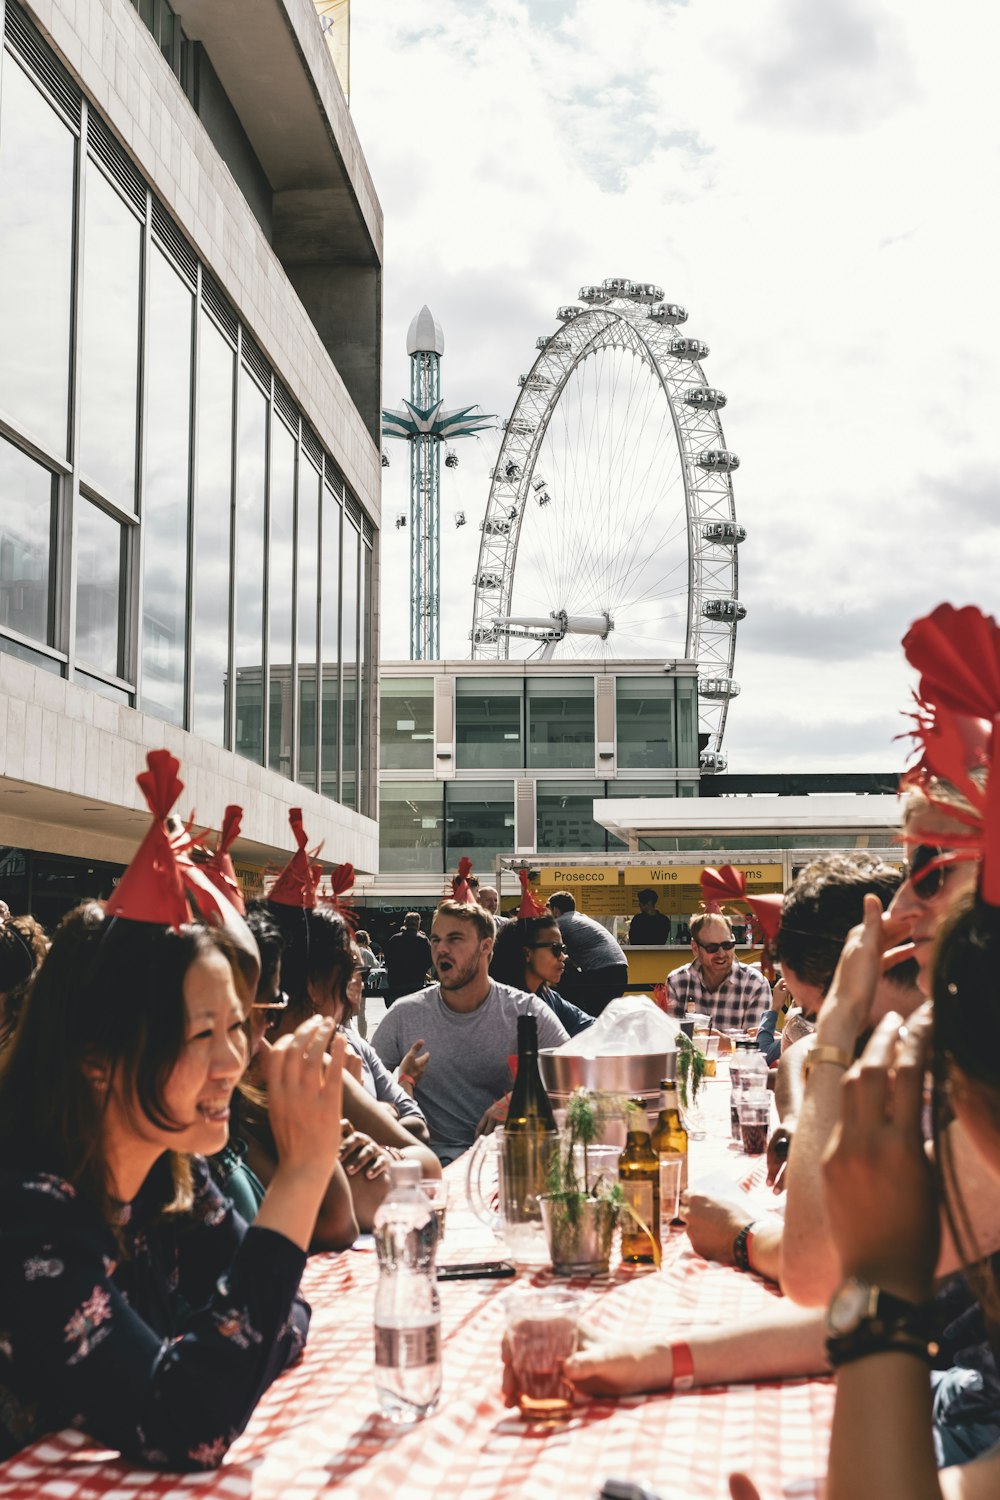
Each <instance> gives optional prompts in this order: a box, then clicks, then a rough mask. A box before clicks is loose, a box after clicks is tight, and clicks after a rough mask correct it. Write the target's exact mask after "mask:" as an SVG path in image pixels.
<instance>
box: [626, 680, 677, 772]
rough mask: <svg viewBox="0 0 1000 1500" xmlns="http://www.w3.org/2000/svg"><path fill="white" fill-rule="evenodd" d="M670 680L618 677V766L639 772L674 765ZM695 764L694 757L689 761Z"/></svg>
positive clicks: (672, 689)
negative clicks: (647, 768) (647, 767)
mask: <svg viewBox="0 0 1000 1500" xmlns="http://www.w3.org/2000/svg"><path fill="white" fill-rule="evenodd" d="M675 716H676V702H675V694H674V679H673V678H671V677H668V676H667V675H666V674H664V675H663V676H661V677H619V679H618V684H617V721H618V766H619V769H620V770H627V771H631V770H636V771H638V770H642V769H644V768H645V767H646V766H649V767H656V768H657V769H660V768H663V769H667V768H669V767H672V766H675V765H676V764H677V755H676V744H677V736H676V727H675V724H674V719H675ZM691 764H692V765H696V764H697V758H696V759H695V760H694V761H692V762H691Z"/></svg>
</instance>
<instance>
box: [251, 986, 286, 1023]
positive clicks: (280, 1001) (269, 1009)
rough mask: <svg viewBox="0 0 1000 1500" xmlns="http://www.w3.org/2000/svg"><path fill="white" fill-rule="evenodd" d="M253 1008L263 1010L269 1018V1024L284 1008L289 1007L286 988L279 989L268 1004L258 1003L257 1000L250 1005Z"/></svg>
mask: <svg viewBox="0 0 1000 1500" xmlns="http://www.w3.org/2000/svg"><path fill="white" fill-rule="evenodd" d="M250 1008H251V1010H262V1011H263V1012H264V1014H265V1015H266V1016H267V1018H268V1025H270V1023H271V1022H272V1021H276V1020H277V1019H278V1017H279V1016H280V1015H281V1012H282V1011H283V1010H287V1009H288V996H287V995H286V994H285V991H284V990H279V991H278V993H277V994H276V995H275V997H274V999H273V1000H268V1002H267V1004H266V1005H258V1004H257V1003H256V1002H255V1003H254V1004H253V1005H252V1006H251V1007H250Z"/></svg>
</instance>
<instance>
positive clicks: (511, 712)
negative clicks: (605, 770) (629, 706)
mask: <svg viewBox="0 0 1000 1500" xmlns="http://www.w3.org/2000/svg"><path fill="white" fill-rule="evenodd" d="M523 696H524V688H523V684H522V682H521V680H520V678H517V679H515V678H502V677H501V678H496V677H460V678H459V679H458V681H457V683H456V687H455V764H456V766H457V767H458V769H459V770H460V771H467V770H481V769H483V768H485V769H487V770H494V769H496V770H500V769H503V770H506V769H508V768H510V769H512V770H520V769H521V767H523V765H524V747H523V741H522V738H521V704H522V700H523ZM591 764H593V757H591Z"/></svg>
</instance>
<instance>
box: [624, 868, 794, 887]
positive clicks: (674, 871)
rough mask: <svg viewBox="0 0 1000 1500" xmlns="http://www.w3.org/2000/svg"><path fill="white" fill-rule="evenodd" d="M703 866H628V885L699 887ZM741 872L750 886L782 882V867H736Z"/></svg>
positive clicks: (626, 873)
mask: <svg viewBox="0 0 1000 1500" xmlns="http://www.w3.org/2000/svg"><path fill="white" fill-rule="evenodd" d="M703 868H704V866H703V865H628V866H626V868H625V884H626V885H648V886H650V887H651V888H652V889H654V890H655V889H657V888H659V887H666V888H667V889H668V890H669V889H670V887H671V886H678V885H698V884H699V882H700V881H701V872H702V869H703ZM733 868H734V869H735V870H741V871H742V873H743V875H744V876H745V878H746V883H747V885H748V886H751V885H757V884H759V883H760V882H761V881H772V880H773V881H778V882H779V883H780V882H781V880H782V869H781V866H780V865H734V866H733Z"/></svg>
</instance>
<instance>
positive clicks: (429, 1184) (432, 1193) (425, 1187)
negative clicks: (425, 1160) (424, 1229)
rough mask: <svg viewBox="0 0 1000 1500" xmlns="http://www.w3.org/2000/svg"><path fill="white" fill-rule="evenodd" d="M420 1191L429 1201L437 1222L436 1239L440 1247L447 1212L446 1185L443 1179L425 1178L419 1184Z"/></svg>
mask: <svg viewBox="0 0 1000 1500" xmlns="http://www.w3.org/2000/svg"><path fill="white" fill-rule="evenodd" d="M420 1189H421V1191H422V1192H423V1193H424V1194H425V1195H426V1196H427V1197H428V1198H429V1199H430V1201H431V1208H433V1210H434V1217H435V1219H436V1220H437V1239H438V1244H439V1245H440V1243H441V1241H442V1240H443V1239H444V1221H445V1215H446V1214H447V1211H448V1184H447V1183H446V1182H445V1180H444V1178H443V1177H425V1178H424V1179H423V1180H422V1182H421V1184H420Z"/></svg>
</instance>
